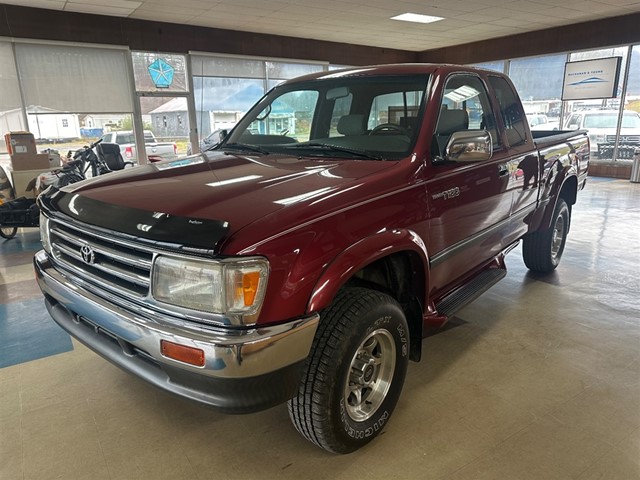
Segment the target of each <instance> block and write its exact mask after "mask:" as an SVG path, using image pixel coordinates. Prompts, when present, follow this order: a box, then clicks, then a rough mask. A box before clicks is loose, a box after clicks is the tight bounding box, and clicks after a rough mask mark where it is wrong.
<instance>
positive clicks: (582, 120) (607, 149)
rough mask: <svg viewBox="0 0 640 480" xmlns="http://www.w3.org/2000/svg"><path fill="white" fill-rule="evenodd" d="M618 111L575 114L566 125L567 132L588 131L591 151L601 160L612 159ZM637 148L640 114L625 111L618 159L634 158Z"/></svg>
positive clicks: (639, 137) (639, 136) (639, 140)
mask: <svg viewBox="0 0 640 480" xmlns="http://www.w3.org/2000/svg"><path fill="white" fill-rule="evenodd" d="M618 115H619V112H618V111H617V110H592V111H589V110H587V111H584V112H574V113H572V114H570V115H569V118H568V119H567V121H566V123H565V129H567V130H588V131H589V140H590V143H591V151H592V152H597V153H598V157H600V158H607V157H608V158H611V157H612V156H613V147H614V144H615V141H616V129H617V127H618ZM636 147H640V114H638V112H634V111H633V110H625V111H624V112H623V116H622V127H621V128H620V141H619V144H618V158H632V157H633V152H634V150H635V149H636Z"/></svg>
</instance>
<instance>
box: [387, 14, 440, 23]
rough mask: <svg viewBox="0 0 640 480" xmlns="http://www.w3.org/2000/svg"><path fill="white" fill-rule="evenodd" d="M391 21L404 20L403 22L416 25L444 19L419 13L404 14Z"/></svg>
mask: <svg viewBox="0 0 640 480" xmlns="http://www.w3.org/2000/svg"><path fill="white" fill-rule="evenodd" d="M391 20H402V21H403V22H414V23H433V22H438V21H440V20H444V18H442V17H434V16H432V15H420V14H419V13H403V14H402V15H396V16H395V17H391Z"/></svg>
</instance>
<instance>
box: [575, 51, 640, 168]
mask: <svg viewBox="0 0 640 480" xmlns="http://www.w3.org/2000/svg"><path fill="white" fill-rule="evenodd" d="M607 57H622V64H621V65H622V66H621V68H620V76H619V77H618V91H617V92H616V97H615V98H603V99H593V100H575V101H570V102H565V107H564V110H565V121H564V128H565V129H585V130H587V131H588V132H589V141H590V143H591V155H592V158H593V159H598V160H611V159H612V158H613V152H614V145H615V139H616V135H618V134H619V132H618V131H617V125H618V117H619V115H620V106H621V105H622V103H621V99H620V94H621V92H622V80H623V79H624V70H625V63H626V59H627V58H626V57H627V48H626V47H619V48H606V49H600V50H591V51H587V52H574V53H572V54H571V55H570V61H572V62H575V61H580V60H593V59H596V58H607ZM634 116H637V114H636V113H635V112H626V111H625V112H624V117H627V120H626V121H625V122H623V128H622V131H621V133H622V135H624V136H627V137H628V136H632V135H633V136H635V135H638V136H639V138H640V129H637V128H633V127H626V126H624V125H625V124H630V123H634V118H632V117H634ZM622 150H623V149H621V150H620V152H621V153H622Z"/></svg>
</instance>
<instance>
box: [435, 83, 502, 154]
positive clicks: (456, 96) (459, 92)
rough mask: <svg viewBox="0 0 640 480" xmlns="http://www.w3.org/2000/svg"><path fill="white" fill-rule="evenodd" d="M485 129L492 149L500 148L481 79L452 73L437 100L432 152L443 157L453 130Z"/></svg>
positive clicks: (489, 104)
mask: <svg viewBox="0 0 640 480" xmlns="http://www.w3.org/2000/svg"><path fill="white" fill-rule="evenodd" d="M467 130H487V131H488V132H489V134H490V135H491V140H492V142H493V148H494V150H497V149H499V147H500V137H499V135H498V132H497V129H496V122H495V116H494V114H493V110H492V108H491V103H490V102H489V97H488V95H487V90H486V88H485V86H484V84H483V83H482V81H481V80H480V78H478V77H476V76H472V75H453V76H451V77H449V78H448V79H447V83H446V85H445V87H444V93H443V95H442V101H441V103H440V115H439V116H438V123H437V124H436V131H435V134H434V140H433V145H432V155H433V156H434V158H435V157H441V158H442V157H444V153H445V148H446V146H447V142H448V141H449V139H450V138H451V135H452V134H453V133H454V132H459V131H467Z"/></svg>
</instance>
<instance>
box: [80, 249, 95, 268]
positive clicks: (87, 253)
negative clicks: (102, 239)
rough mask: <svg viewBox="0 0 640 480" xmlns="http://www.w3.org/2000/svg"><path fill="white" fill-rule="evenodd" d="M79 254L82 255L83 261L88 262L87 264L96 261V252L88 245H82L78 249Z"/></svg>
mask: <svg viewBox="0 0 640 480" xmlns="http://www.w3.org/2000/svg"><path fill="white" fill-rule="evenodd" d="M80 254H81V255H82V260H83V261H84V263H88V264H89V265H91V264H92V263H93V262H95V261H96V253H95V252H94V251H93V248H91V247H90V246H89V245H83V246H82V248H81V249H80Z"/></svg>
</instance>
